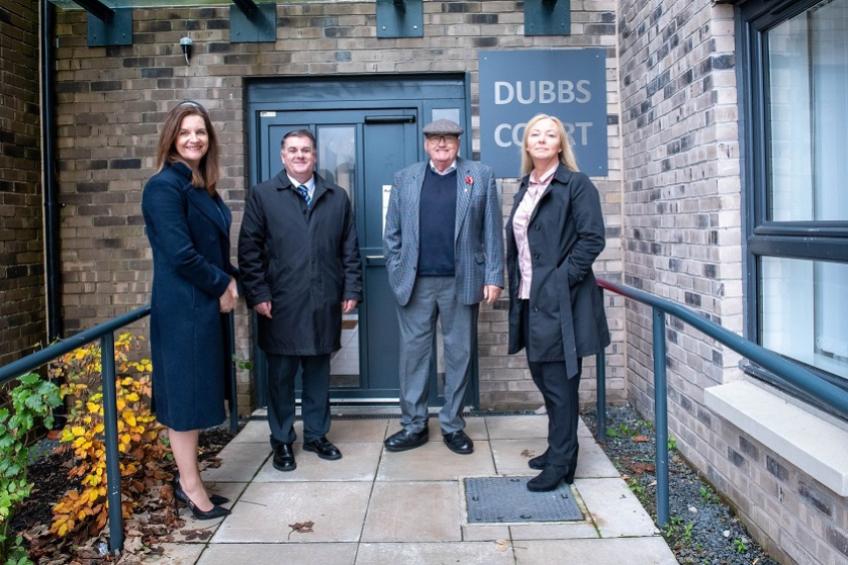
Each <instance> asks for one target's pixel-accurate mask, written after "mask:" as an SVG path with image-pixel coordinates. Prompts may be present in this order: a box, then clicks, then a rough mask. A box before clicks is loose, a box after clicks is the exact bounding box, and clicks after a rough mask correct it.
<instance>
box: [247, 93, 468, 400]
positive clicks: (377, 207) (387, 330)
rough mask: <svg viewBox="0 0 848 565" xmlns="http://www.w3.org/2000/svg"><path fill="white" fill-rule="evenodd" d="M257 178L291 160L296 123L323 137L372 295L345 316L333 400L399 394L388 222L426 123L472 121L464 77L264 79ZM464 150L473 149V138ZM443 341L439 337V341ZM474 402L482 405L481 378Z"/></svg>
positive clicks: (253, 140) (259, 376) (253, 148)
mask: <svg viewBox="0 0 848 565" xmlns="http://www.w3.org/2000/svg"><path fill="white" fill-rule="evenodd" d="M248 98H249V101H250V102H249V111H248V130H249V139H250V162H251V163H252V164H253V166H252V168H251V170H250V181H251V184H255V183H256V182H261V181H262V180H265V179H268V178H271V177H272V176H274V175H276V174H277V173H278V172H279V171H280V170H281V168H282V164H281V162H280V142H281V140H282V138H283V135H285V133H286V132H288V131H290V130H293V129H300V128H306V129H309V130H311V131H312V132H313V133H314V134H315V136H316V139H317V150H318V172H319V174H321V175H322V176H323V177H325V178H327V179H329V180H332V181H333V182H335V183H337V184H339V185H340V186H342V187H343V188H345V189H346V190H347V191H348V195H349V196H350V198H351V202H352V204H353V210H354V214H355V217H356V227H357V231H358V234H359V243H360V254H361V256H362V259H363V276H364V281H363V282H364V289H365V298H364V301H363V303H362V305H361V306H360V308H359V311H358V312H357V313H355V314H352V315H348V316H345V318H344V319H343V322H342V349H341V351H339V352H338V353H336V354H335V355H333V357H332V361H331V386H332V388H331V397H332V399H333V400H334V401H344V402H365V403H383V402H396V401H397V399H398V392H399V386H398V365H397V355H398V329H397V317H396V313H395V309H396V302H395V300H394V297H393V295H392V293H391V291H390V289H389V286H388V279H387V277H386V271H385V259H384V257H383V244H382V236H383V224H384V218H385V210H386V206H387V204H388V195H389V192H390V189H391V185H392V179H393V175H394V172H395V171H397V170H399V169H401V168H403V167H405V166H407V165H409V164H411V163H414V162H416V161H418V160H421V159H423V158H424V154H423V144H422V143H421V139H422V134H421V128H423V126H424V125H425V124H426V123H428V122H429V121H431V120H433V119H438V118H440V117H447V118H451V119H454V120H456V121H457V122H459V123H461V124H463V125H464V126H465V127H466V129H467V128H468V124H466V115H467V114H466V100H467V98H466V91H465V86H464V80H462V79H456V78H454V79H444V78H434V79H433V80H430V81H422V80H420V79H417V80H405V79H402V78H401V79H398V80H362V79H358V80H355V81H354V80H351V81H338V80H333V81H312V82H310V83H308V84H304V83H303V82H293V83H290V82H283V83H281V82H274V83H257V84H253V85H250V86H249V88H248ZM465 143H466V145H465V146H464V147H463V149H462V152H463V154H468V152H469V151H470V146H469V145H468V142H467V140H465ZM437 347H439V344H438V343H434V348H437ZM255 353H256V355H255V357H256V360H257V364H256V371H255V377H256V385H257V386H256V391H257V398H256V401H257V404H258V405H260V406H263V405H265V404H266V389H265V382H266V375H265V364H264V362H263V356H262V354H261V351H259V350H258V348H257V349H256V352H255ZM439 369H440V367H438V366H433V367H431V373H432V381H431V386H430V390H431V394H430V402H431V404H434V405H437V404H440V403H441V402H440V396H441V395H440V394H439V393H440V391H441V382H440V378H439V377H440V376H441V375H440V370H439ZM475 375H476V371H475ZM470 388H471V389H473V390H472V391H470V392H471V394H470V395H469V396H470V398H469V401H470V402H472V403H473V404H476V399H477V386H476V376H475V379H474V383H473V384H472V386H471V387H470Z"/></svg>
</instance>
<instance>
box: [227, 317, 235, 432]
mask: <svg viewBox="0 0 848 565" xmlns="http://www.w3.org/2000/svg"><path fill="white" fill-rule="evenodd" d="M234 320H235V315H234V314H233V313H232V312H230V313H229V314H227V347H229V349H230V358H229V361H228V363H227V371H228V373H229V376H230V378H229V383H230V432H231V433H233V434H234V433H236V432H238V383H237V382H236V326H235V321H234Z"/></svg>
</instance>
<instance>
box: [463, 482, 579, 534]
mask: <svg viewBox="0 0 848 565" xmlns="http://www.w3.org/2000/svg"><path fill="white" fill-rule="evenodd" d="M530 478H531V477H481V478H470V479H465V502H466V507H467V508H468V523H469V524H478V523H481V522H496V523H497V522H565V521H572V520H582V519H583V513H582V512H581V511H580V509H579V508H577V504H576V503H575V502H574V497H573V496H572V493H571V488H570V486H569V485H567V484H565V483H563V484H561V485H560V486H559V487H557V489H556V490H552V491H550V492H530V491H529V490H527V481H528V480H530Z"/></svg>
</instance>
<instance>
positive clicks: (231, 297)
mask: <svg viewBox="0 0 848 565" xmlns="http://www.w3.org/2000/svg"><path fill="white" fill-rule="evenodd" d="M238 296H239V295H238V286H237V285H236V279H234V278H232V277H230V284H228V285H227V289H226V290H225V291H224V294H222V295H221V296H220V297H219V298H218V308H219V310H220V311H221V313H222V314H227V313H228V312H232V311H233V308H235V307H236V304H237V303H238Z"/></svg>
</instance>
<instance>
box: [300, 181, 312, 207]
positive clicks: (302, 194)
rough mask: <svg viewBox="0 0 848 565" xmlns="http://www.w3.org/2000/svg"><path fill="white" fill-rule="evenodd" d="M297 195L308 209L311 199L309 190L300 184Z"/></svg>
mask: <svg viewBox="0 0 848 565" xmlns="http://www.w3.org/2000/svg"><path fill="white" fill-rule="evenodd" d="M297 193H298V194H300V197H301V198H303V200H304V202H306V207H307V208H309V205H310V204H312V198H310V197H309V189H308V188H306V185H305V184H302V185H300V186H298V187H297Z"/></svg>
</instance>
